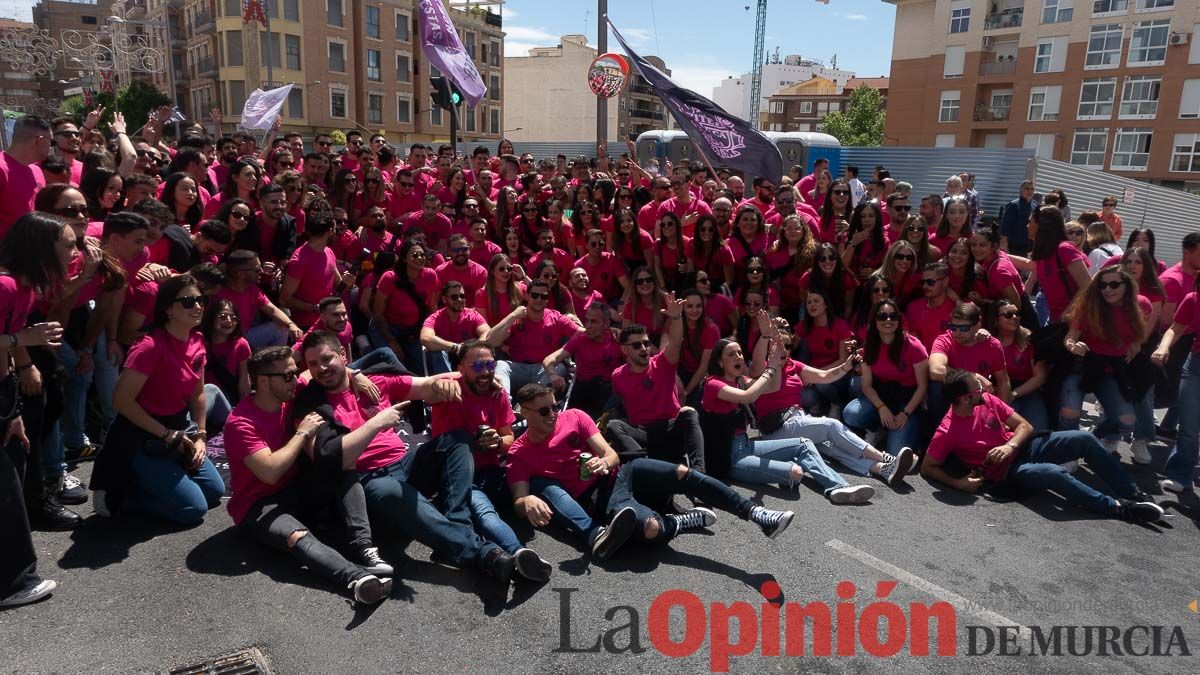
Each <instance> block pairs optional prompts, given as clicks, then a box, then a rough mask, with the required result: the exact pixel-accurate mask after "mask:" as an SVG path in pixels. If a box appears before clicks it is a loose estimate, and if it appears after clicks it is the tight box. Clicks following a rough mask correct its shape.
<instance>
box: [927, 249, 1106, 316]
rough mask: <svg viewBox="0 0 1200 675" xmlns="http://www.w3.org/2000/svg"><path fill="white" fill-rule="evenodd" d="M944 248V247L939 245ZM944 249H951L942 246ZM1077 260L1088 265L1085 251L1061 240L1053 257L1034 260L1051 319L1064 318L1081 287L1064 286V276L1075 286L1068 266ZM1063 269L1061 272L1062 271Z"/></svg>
mask: <svg viewBox="0 0 1200 675" xmlns="http://www.w3.org/2000/svg"><path fill="white" fill-rule="evenodd" d="M938 248H942V247H940V246H939V247H938ZM942 250H943V251H947V250H949V249H948V248H942ZM1076 260H1082V261H1083V263H1084V265H1085V266H1086V265H1087V256H1085V255H1084V254H1083V251H1080V250H1079V249H1077V248H1075V247H1074V246H1072V245H1071V243H1070V242H1066V241H1064V242H1059V244H1058V250H1057V251H1056V252H1055V254H1054V257H1053V258H1043V259H1041V260H1035V261H1034V269H1035V270H1036V271H1037V279H1038V283H1039V284H1041V285H1042V294H1043V295H1045V296H1046V305H1047V306H1048V307H1049V308H1050V320H1051V321H1058V320H1060V319H1061V318H1062V313H1063V311H1064V310H1066V308H1067V305H1069V304H1071V300H1072V299H1073V298H1074V297H1075V293H1074V292H1072V290H1074V291H1075V292H1078V291H1079V289H1077V288H1072V289H1068V288H1065V287H1064V286H1063V277H1064V276H1065V278H1066V279H1067V280H1068V282H1069V283H1070V284H1071V285H1072V287H1074V284H1075V281H1074V280H1073V279H1072V277H1071V273H1070V271H1068V269H1067V268H1068V267H1069V266H1070V265H1071V264H1072V263H1074V262H1075V261H1076ZM1060 270H1061V272H1060Z"/></svg>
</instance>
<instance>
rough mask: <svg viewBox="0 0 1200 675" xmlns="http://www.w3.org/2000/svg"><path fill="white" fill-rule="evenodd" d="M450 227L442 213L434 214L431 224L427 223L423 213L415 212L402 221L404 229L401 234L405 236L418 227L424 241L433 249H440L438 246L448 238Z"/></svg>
mask: <svg viewBox="0 0 1200 675" xmlns="http://www.w3.org/2000/svg"><path fill="white" fill-rule="evenodd" d="M452 225H453V223H451V222H450V218H449V217H447V216H446V214H444V213H437V214H434V217H433V222H427V221H426V220H425V213H424V212H422V211H417V212H416V213H413V214H410V215H409V216H408V217H407V218H405V219H404V228H403V229H402V230H401V232H402V233H403V234H406V235H407V234H408V231H409V230H411V229H412V228H414V227H419V228H421V230H422V231H423V232H424V233H425V241H427V242H429V245H430V246H431V247H433V248H440V244H442V243H443V242H445V241H446V239H448V238H449V237H450V228H451V226H452Z"/></svg>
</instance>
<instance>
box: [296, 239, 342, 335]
mask: <svg viewBox="0 0 1200 675" xmlns="http://www.w3.org/2000/svg"><path fill="white" fill-rule="evenodd" d="M287 276H288V277H290V278H292V279H296V280H298V281H299V282H300V285H299V286H297V287H296V293H295V298H296V299H297V300H300V301H302V302H304V303H305V304H307V305H315V304H317V303H318V302H320V301H322V300H324V299H325V298H327V297H329V296H330V295H333V289H334V286H336V284H337V278H338V269H337V257H335V256H334V254H333V249H331V248H329V247H328V246H326V247H325V248H323V249H321V250H320V251H317V250H315V249H313V247H312V246H309V245H307V244H305V245H304V246H301V247H299V248H297V249H296V251H295V252H294V253H292V259H291V260H290V261H289V262H288V266H287ZM320 316H321V315H320V312H317V311H316V310H313V309H306V310H292V318H293V320H294V321H295V322H296V323H298V324H300V325H302V326H303V325H307V324H310V323H312V322H314V321H316V320H317V319H319V318H320Z"/></svg>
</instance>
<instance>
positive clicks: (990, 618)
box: [825, 539, 1029, 638]
mask: <svg viewBox="0 0 1200 675" xmlns="http://www.w3.org/2000/svg"><path fill="white" fill-rule="evenodd" d="M825 545H826V546H828V547H829V548H832V549H833V550H835V551H837V552H838V553H841V554H842V555H845V556H849V557H851V558H854V559H855V560H857V561H859V562H860V563H862V564H864V565H866V566H867V567H873V568H875V569H877V570H879V571H880V572H883V573H884V574H886V575H888V576H890V577H892V578H894V579H897V580H898V581H901V582H903V583H905V584H908V585H909V586H912V587H913V588H915V589H917V590H920V591H924V592H925V593H928V594H929V595H932V596H933V597H935V598H937V599H938V600H943V601H945V602H948V603H950V604H951V605H952V606H953V607H954V608H955V609H956V610H958V612H959V613H962V614H970V615H972V616H976V617H978V618H980V619H983V620H984V621H985V622H987V623H988V624H990V625H993V626H1016V627H1017V631H1018V632H1019V633H1020V634H1021V636H1022V637H1023V638H1026V637H1028V633H1029V629H1028V628H1026V627H1024V626H1022V625H1021V624H1019V623H1017V622H1016V621H1013V620H1012V619H1010V618H1008V617H1006V616H1003V615H1001V614H997V613H996V612H993V611H992V610H990V609H988V608H986V607H983V606H982V605H980V604H979V603H977V602H974V601H971V600H968V599H966V598H964V597H962V596H961V595H959V594H957V593H954V592H952V591H948V590H946V589H944V588H942V587H941V586H938V585H937V584H935V583H933V582H931V581H927V580H925V579H922V578H921V577H919V576H917V575H915V574H913V573H912V572H909V571H908V570H904V569H901V568H899V567H896V566H895V565H893V564H891V563H889V562H887V561H884V560H880V559H879V558H876V557H875V556H873V555H871V554H870V553H867V552H866V551H862V550H860V549H857V548H855V547H853V546H851V545H850V544H847V543H846V542H844V541H839V540H837V539H830V540H829V541H827V542H825Z"/></svg>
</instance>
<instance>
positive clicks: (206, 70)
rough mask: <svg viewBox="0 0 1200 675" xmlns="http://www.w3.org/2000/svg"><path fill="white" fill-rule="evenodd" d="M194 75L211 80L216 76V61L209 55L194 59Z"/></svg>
mask: <svg viewBox="0 0 1200 675" xmlns="http://www.w3.org/2000/svg"><path fill="white" fill-rule="evenodd" d="M196 77H198V78H205V79H212V80H215V79H216V78H217V63H216V61H214V60H213V59H212V57H211V56H210V57H207V58H203V59H199V60H198V61H196Z"/></svg>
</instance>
